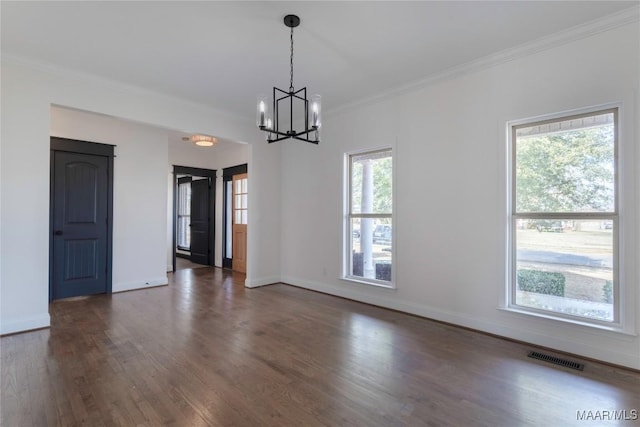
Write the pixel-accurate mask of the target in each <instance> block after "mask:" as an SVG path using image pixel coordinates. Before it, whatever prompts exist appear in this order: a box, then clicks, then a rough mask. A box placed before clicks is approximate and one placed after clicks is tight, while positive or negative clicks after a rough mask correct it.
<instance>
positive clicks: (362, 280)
mask: <svg viewBox="0 0 640 427" xmlns="http://www.w3.org/2000/svg"><path fill="white" fill-rule="evenodd" d="M384 152H389V153H390V157H391V212H390V213H353V212H351V209H352V206H353V205H352V197H353V192H352V188H351V185H352V180H351V177H352V172H353V162H352V159H353V158H354V157H358V156H363V155H367V154H376V153H384ZM395 171H396V158H395V148H394V147H393V146H390V145H385V146H379V147H375V148H367V149H361V150H354V151H349V152H346V153H345V154H344V180H343V191H344V202H343V205H344V208H343V221H342V224H343V226H342V232H343V257H342V275H341V279H342V280H345V281H348V282H353V283H358V284H363V285H369V286H373V287H377V288H382V289H389V290H395V289H396V268H395V264H396V235H397V225H396V223H395V213H394V212H395V210H396V206H395V205H396V196H395V195H396V176H395ZM354 218H361V219H363V218H370V219H382V218H389V219H390V220H391V224H392V227H393V228H392V229H393V231H392V233H391V251H390V252H391V266H392V267H391V280H390V281H386V280H379V279H374V278H366V277H361V276H354V275H353V274H351V272H352V271H353V270H352V268H353V267H352V263H353V257H352V243H353V240H352V229H351V220H352V219H354Z"/></svg>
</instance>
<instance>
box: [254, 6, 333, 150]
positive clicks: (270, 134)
mask: <svg viewBox="0 0 640 427" xmlns="http://www.w3.org/2000/svg"><path fill="white" fill-rule="evenodd" d="M284 25H286V26H287V27H289V28H291V60H290V67H291V73H290V78H291V80H290V84H289V90H288V91H285V90H282V89H278V88H277V87H275V86H274V87H273V100H272V108H273V118H272V117H271V116H270V110H269V103H268V101H267V97H266V96H264V95H259V96H258V105H257V125H258V128H259V129H260V130H262V131H265V132H267V142H268V143H272V142H278V141H282V140H284V139H288V138H294V139H298V140H300V141H306V142H311V143H312V144H317V143H318V142H320V126H321V104H320V95H313V96H312V97H311V99H307V88H306V87H303V88H302V89H298V90H295V89H294V88H293V29H294V28H295V27H297V26H298V25H300V18H299V17H297V16H296V15H287V16H285V17H284ZM309 103H311V106H310V105H309ZM287 105H288V107H289V109H288V111H287V110H286V106H287ZM294 106H295V107H296V108H297V109H298V110H300V108H301V107H302V108H303V109H304V130H301V131H296V130H295V129H294V127H293V122H294V110H295V109H296V108H294ZM282 107H284V108H282ZM281 110H284V114H283V115H284V116H285V117H283V118H282V123H281V121H280V119H281V117H280V116H279V113H280V111H281ZM287 113H289V114H288V116H289V117H286V116H287ZM287 119H288V120H287ZM298 120H299V121H300V118H299V117H298ZM287 121H288V124H289V128H288V129H287V130H284V127H285V126H286V125H287ZM283 125H284V126H283Z"/></svg>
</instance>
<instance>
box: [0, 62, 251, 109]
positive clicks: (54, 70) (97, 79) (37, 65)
mask: <svg viewBox="0 0 640 427" xmlns="http://www.w3.org/2000/svg"><path fill="white" fill-rule="evenodd" d="M1 62H2V64H5V63H6V64H8V65H15V66H19V67H24V68H30V69H34V70H37V71H41V72H44V73H47V74H53V75H56V76H59V77H64V78H72V79H76V80H79V81H82V82H86V83H91V84H95V85H98V86H101V87H104V88H107V89H109V90H113V91H119V92H123V93H128V94H131V93H132V92H133V93H136V94H139V95H141V96H145V95H146V96H154V97H162V98H165V99H167V100H168V101H171V102H178V103H182V104H186V105H190V106H192V107H195V108H199V109H206V110H208V111H211V112H212V113H214V114H216V115H220V116H222V117H226V118H229V119H233V120H241V121H247V117H245V116H242V115H239V114H235V113H232V112H230V111H227V110H221V109H218V108H215V107H212V106H210V105H206V104H202V103H199V102H195V101H192V100H189V99H186V98H180V97H177V96H175V95H171V94H168V93H165V92H160V91H155V90H151V89H146V88H143V87H140V86H136V85H132V84H128V83H124V82H121V81H118V80H113V79H108V78H105V77H102V76H98V75H96V74H91V73H86V72H83V71H78V70H74V69H71V68H66V67H62V66H59V65H55V64H52V63H50V62H46V61H40V60H36V59H33V58H26V57H23V56H20V55H15V54H13V53H9V52H2V55H1Z"/></svg>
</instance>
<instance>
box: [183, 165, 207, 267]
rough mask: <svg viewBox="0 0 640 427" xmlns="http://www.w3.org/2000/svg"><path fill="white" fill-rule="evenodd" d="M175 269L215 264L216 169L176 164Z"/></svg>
mask: <svg viewBox="0 0 640 427" xmlns="http://www.w3.org/2000/svg"><path fill="white" fill-rule="evenodd" d="M173 176H174V192H173V194H174V197H173V200H174V209H173V271H176V270H179V269H184V268H195V267H198V266H207V265H214V242H215V227H214V217H215V180H216V171H215V170H213V169H201V168H193V167H188V166H175V165H174V166H173Z"/></svg>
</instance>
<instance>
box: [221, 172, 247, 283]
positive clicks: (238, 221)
mask: <svg viewBox="0 0 640 427" xmlns="http://www.w3.org/2000/svg"><path fill="white" fill-rule="evenodd" d="M247 169H248V168H247V164H246V163H245V164H242V165H238V166H233V167H229V168H224V169H223V173H222V179H223V189H224V197H223V200H224V202H223V204H224V209H223V213H224V215H223V245H222V252H223V256H222V266H223V267H224V268H230V269H232V270H234V271H239V272H242V273H246V263H247V260H246V258H247V249H246V242H247V219H248V213H249V211H248V175H247ZM243 185H244V187H243Z"/></svg>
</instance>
